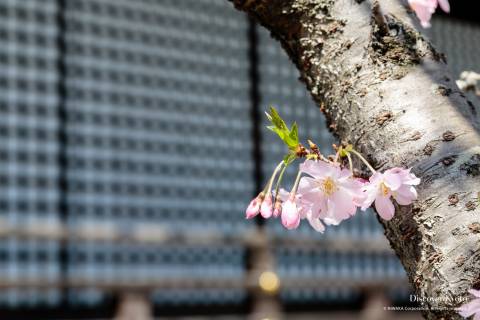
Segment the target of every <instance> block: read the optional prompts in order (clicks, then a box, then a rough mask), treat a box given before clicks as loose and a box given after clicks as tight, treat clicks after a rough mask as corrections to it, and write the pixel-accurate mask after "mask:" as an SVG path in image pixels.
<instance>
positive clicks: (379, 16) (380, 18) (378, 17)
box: [372, 0, 390, 35]
mask: <svg viewBox="0 0 480 320" xmlns="http://www.w3.org/2000/svg"><path fill="white" fill-rule="evenodd" d="M372 15H373V19H375V22H376V23H377V25H378V28H379V29H380V32H381V33H382V34H383V35H387V34H389V33H390V28H388V22H387V20H386V19H385V16H384V15H383V12H382V8H380V2H379V1H378V0H375V1H374V2H373V6H372Z"/></svg>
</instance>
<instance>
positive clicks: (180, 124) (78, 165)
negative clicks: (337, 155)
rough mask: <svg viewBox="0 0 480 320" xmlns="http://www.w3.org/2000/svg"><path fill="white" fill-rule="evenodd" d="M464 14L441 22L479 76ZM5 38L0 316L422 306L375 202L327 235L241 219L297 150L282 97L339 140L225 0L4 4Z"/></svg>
mask: <svg viewBox="0 0 480 320" xmlns="http://www.w3.org/2000/svg"><path fill="white" fill-rule="evenodd" d="M452 6H453V10H455V5H454V4H452ZM459 14H461V12H459ZM460 18H462V17H461V16H460V17H454V18H446V17H438V18H436V21H434V23H433V28H432V29H431V30H430V31H429V32H430V35H431V37H432V39H433V41H434V43H436V44H437V45H438V46H439V47H440V49H441V50H442V51H444V52H446V53H447V56H448V57H450V59H449V61H450V63H451V66H452V69H453V71H454V76H455V77H456V76H458V74H459V73H460V72H461V71H463V70H474V71H480V55H479V49H480V26H479V24H478V23H475V22H472V21H467V20H465V19H460ZM0 41H1V42H0V43H1V46H0V89H1V90H0V317H1V318H2V319H4V318H5V319H28V318H30V319H38V316H40V315H41V317H42V318H44V319H47V318H65V317H68V318H73V317H75V318H82V317H83V318H91V317H111V316H112V315H113V314H115V313H116V312H120V311H121V308H120V309H119V307H118V305H119V302H121V301H129V299H130V298H131V297H134V299H133V300H132V301H135V299H139V300H140V302H141V303H145V302H147V303H148V302H150V303H152V305H153V306H154V314H155V315H156V316H178V315H196V314H204V315H207V316H214V315H223V314H230V315H237V316H239V317H244V316H246V315H247V314H251V313H252V312H257V311H258V310H260V311H261V310H267V311H266V312H267V313H268V312H270V311H271V312H273V313H274V314H278V312H286V314H287V316H286V317H289V316H288V315H289V314H290V315H291V314H292V312H296V313H298V312H300V311H305V312H310V313H316V312H325V311H332V310H342V311H345V310H346V311H349V310H351V311H352V312H356V311H359V310H360V309H361V307H362V306H364V305H365V300H366V299H368V297H375V296H376V293H377V292H379V291H380V292H383V293H384V297H383V299H389V301H390V302H388V303H395V302H398V301H405V300H408V294H409V288H408V285H407V283H406V280H405V273H404V271H403V269H402V267H401V265H400V263H399V262H398V260H397V258H396V257H395V256H394V255H393V254H392V252H391V251H390V249H389V246H388V244H387V243H386V240H385V239H384V236H383V230H382V229H381V227H380V225H379V223H378V221H377V220H376V217H375V215H374V214H373V213H372V212H367V213H359V214H357V216H356V217H355V218H354V219H352V220H351V221H348V222H346V223H343V224H342V225H341V226H340V227H331V228H329V229H328V230H327V231H326V233H325V234H317V233H315V232H314V231H313V230H311V229H310V228H309V227H308V226H306V225H304V226H302V227H301V228H300V229H299V230H297V231H290V232H287V231H285V230H284V229H283V228H282V227H281V225H280V223H279V222H278V221H269V222H268V223H266V224H264V225H263V226H261V228H259V224H257V223H255V222H254V221H245V220H244V209H245V206H246V204H247V203H248V202H249V200H250V199H251V197H252V196H253V195H254V194H255V193H256V191H257V190H258V189H259V187H261V185H262V184H263V183H264V182H265V180H266V178H267V175H268V174H269V173H270V172H271V171H272V169H273V168H274V166H275V163H276V162H278V161H279V159H281V157H282V155H283V153H284V152H285V150H284V148H283V146H282V144H281V143H280V142H279V141H278V139H276V138H275V137H274V136H273V135H272V134H270V133H269V132H268V131H267V130H266V129H264V125H265V124H266V123H265V121H264V116H263V111H264V110H265V109H266V108H267V107H268V106H269V105H275V106H277V107H278V109H279V110H280V112H281V114H282V115H285V118H286V119H287V120H288V121H289V122H292V121H294V120H295V121H297V122H298V123H299V125H300V130H301V132H300V133H301V136H302V138H303V139H305V138H307V137H310V138H313V140H315V141H316V142H318V143H319V144H320V145H321V146H323V147H325V148H329V146H330V144H331V143H332V142H334V141H333V140H332V137H331V136H330V134H329V132H328V130H327V129H326V128H325V121H324V119H323V117H322V115H321V113H320V112H319V111H318V109H317V108H316V107H315V105H314V103H313V102H312V101H311V99H310V97H309V95H308V93H307V91H306V90H305V88H304V86H303V85H302V84H301V83H300V82H299V81H298V80H297V78H298V73H297V71H296V70H295V68H294V66H293V65H292V64H291V63H290V62H289V61H288V59H287V57H286V55H285V53H284V52H283V51H282V50H281V48H280V46H279V45H278V44H277V43H276V42H275V41H274V40H272V39H271V38H270V36H269V35H268V33H267V32H266V31H264V30H263V29H260V28H259V27H257V26H255V25H254V24H253V23H252V22H250V21H249V20H248V19H247V18H246V17H245V16H244V15H243V14H240V13H238V12H236V11H235V10H234V9H233V8H232V6H231V4H230V3H228V2H227V1H224V0H223V1H221V0H161V1H157V0H137V1H128V0H55V1H54V0H3V1H1V2H0ZM472 99H474V98H472ZM288 175H289V179H290V181H291V179H292V176H293V175H294V172H289V173H288ZM287 181H288V179H287ZM259 230H262V231H261V232H260V231H259ZM266 270H271V271H273V272H274V274H276V275H278V277H279V280H280V287H279V289H278V291H277V288H276V282H275V281H276V278H275V277H273V278H268V277H267V278H262V279H264V280H265V279H267V280H266V283H265V282H264V283H261V285H260V286H259V285H258V279H259V276H260V274H261V273H262V272H263V271H266ZM264 275H265V274H264ZM262 288H263V289H262ZM135 297H136V298H135ZM385 301H386V300H385ZM141 303H140V304H141ZM119 310H120V311H119ZM296 318H298V319H300V318H299V317H296ZM305 319H306V318H305Z"/></svg>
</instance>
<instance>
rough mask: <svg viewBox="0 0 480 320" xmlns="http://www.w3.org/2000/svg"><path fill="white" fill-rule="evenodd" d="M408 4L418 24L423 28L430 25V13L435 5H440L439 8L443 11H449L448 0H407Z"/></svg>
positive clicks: (435, 7) (434, 8)
mask: <svg viewBox="0 0 480 320" xmlns="http://www.w3.org/2000/svg"><path fill="white" fill-rule="evenodd" d="M408 4H409V5H410V7H411V8H412V9H413V11H415V14H416V15H417V17H418V19H419V20H420V24H421V25H422V27H424V28H429V27H430V19H431V18H432V14H433V13H434V12H435V10H436V9H437V7H438V6H439V5H440V8H441V9H442V10H443V11H445V12H447V13H448V12H450V4H449V3H448V0H408Z"/></svg>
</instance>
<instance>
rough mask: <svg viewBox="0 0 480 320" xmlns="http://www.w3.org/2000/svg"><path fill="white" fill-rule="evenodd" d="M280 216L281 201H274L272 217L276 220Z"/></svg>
mask: <svg viewBox="0 0 480 320" xmlns="http://www.w3.org/2000/svg"><path fill="white" fill-rule="evenodd" d="M281 214H282V201H280V200H277V201H275V208H274V209H273V217H274V218H278V217H280V215H281Z"/></svg>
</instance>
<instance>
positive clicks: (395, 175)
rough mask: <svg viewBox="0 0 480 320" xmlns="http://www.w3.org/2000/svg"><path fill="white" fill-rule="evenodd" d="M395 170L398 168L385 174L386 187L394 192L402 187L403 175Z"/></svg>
mask: <svg viewBox="0 0 480 320" xmlns="http://www.w3.org/2000/svg"><path fill="white" fill-rule="evenodd" d="M395 169H396V168H394V169H390V170H387V171H385V173H384V174H383V179H384V182H385V185H386V186H387V187H388V188H389V189H391V190H393V191H395V190H397V189H398V188H400V186H401V185H402V177H401V174H402V173H401V172H398V170H395Z"/></svg>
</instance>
